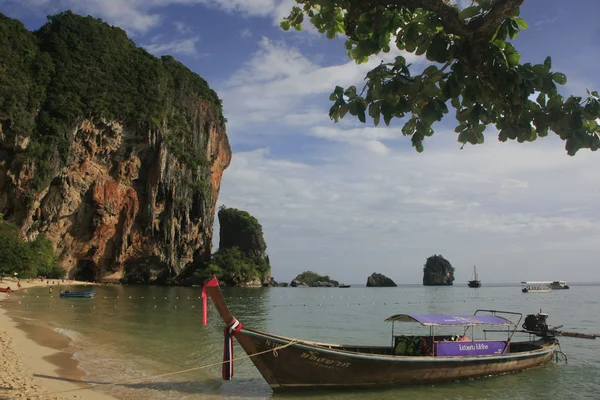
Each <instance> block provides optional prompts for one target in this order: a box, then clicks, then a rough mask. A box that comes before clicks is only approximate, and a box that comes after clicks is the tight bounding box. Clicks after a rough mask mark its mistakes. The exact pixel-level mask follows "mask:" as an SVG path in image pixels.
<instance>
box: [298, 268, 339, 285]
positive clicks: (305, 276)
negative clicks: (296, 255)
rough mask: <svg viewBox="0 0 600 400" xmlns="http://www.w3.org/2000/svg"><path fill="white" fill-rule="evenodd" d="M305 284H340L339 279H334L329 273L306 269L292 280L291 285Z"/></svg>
mask: <svg viewBox="0 0 600 400" xmlns="http://www.w3.org/2000/svg"><path fill="white" fill-rule="evenodd" d="M301 284H305V285H308V286H311V287H314V286H339V282H338V281H334V280H333V279H331V278H330V277H329V275H319V274H317V273H316V272H313V271H304V272H303V273H301V274H299V275H298V276H296V278H295V279H294V280H293V281H292V283H291V286H298V285H301Z"/></svg>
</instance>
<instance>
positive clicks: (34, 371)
mask: <svg viewBox="0 0 600 400" xmlns="http://www.w3.org/2000/svg"><path fill="white" fill-rule="evenodd" d="M52 281H56V280H52V279H51V280H50V282H52ZM69 284H71V285H77V284H81V285H83V284H88V285H89V282H76V281H70V282H69ZM7 286H10V288H11V289H13V290H14V293H12V294H6V293H0V354H1V355H2V361H0V399H31V400H38V399H40V400H58V399H90V400H110V399H114V398H113V397H111V396H108V395H105V394H103V393H100V392H97V391H94V390H92V389H89V387H90V386H89V385H87V384H85V383H81V378H82V377H83V376H84V371H82V370H80V369H79V368H78V366H77V361H76V360H74V359H73V358H72V354H71V353H69V352H68V346H69V340H68V339H67V338H65V337H62V336H60V335H58V334H56V333H54V332H52V331H51V330H50V329H45V328H42V327H36V326H34V325H28V324H24V323H20V322H19V321H17V320H14V319H13V318H11V317H9V316H8V315H7V312H6V310H4V308H3V303H4V301H5V300H6V299H7V298H8V296H14V295H18V294H19V290H17V281H16V279H13V278H4V279H3V282H2V283H0V287H3V288H5V287H7ZM21 286H22V288H21V289H20V290H25V289H27V288H31V287H36V286H44V287H46V286H51V285H49V284H47V283H46V282H45V281H44V282H40V281H39V279H38V280H35V281H32V282H27V281H25V280H21ZM59 290H60V286H58V287H57V286H56V285H54V286H53V291H55V292H56V293H58V292H59ZM74 389H77V390H74Z"/></svg>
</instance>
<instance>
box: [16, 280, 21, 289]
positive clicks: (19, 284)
mask: <svg viewBox="0 0 600 400" xmlns="http://www.w3.org/2000/svg"><path fill="white" fill-rule="evenodd" d="M17 287H18V288H19V289H21V281H17Z"/></svg>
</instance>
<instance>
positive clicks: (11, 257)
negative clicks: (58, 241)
mask: <svg viewBox="0 0 600 400" xmlns="http://www.w3.org/2000/svg"><path fill="white" fill-rule="evenodd" d="M14 272H16V273H18V276H19V278H24V279H26V278H30V277H37V276H46V277H48V278H62V277H64V275H65V270H64V269H63V268H61V267H60V266H59V265H58V263H57V258H56V255H55V254H54V249H53V248H52V243H50V241H49V240H47V239H46V238H44V237H43V236H38V238H37V239H36V240H34V241H32V242H24V241H22V240H21V239H20V238H19V230H18V228H17V227H16V226H15V225H14V224H12V223H10V222H6V221H2V219H1V218H0V274H8V275H12V274H13V273H14Z"/></svg>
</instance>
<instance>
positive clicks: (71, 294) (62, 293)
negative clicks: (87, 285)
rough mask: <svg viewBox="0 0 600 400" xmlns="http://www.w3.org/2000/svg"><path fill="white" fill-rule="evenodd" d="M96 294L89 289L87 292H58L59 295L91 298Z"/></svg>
mask: <svg viewBox="0 0 600 400" xmlns="http://www.w3.org/2000/svg"><path fill="white" fill-rule="evenodd" d="M95 295H96V292H95V291H94V290H90V291H88V292H70V291H68V290H67V291H64V292H62V291H61V292H60V297H86V298H91V297H94V296H95Z"/></svg>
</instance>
